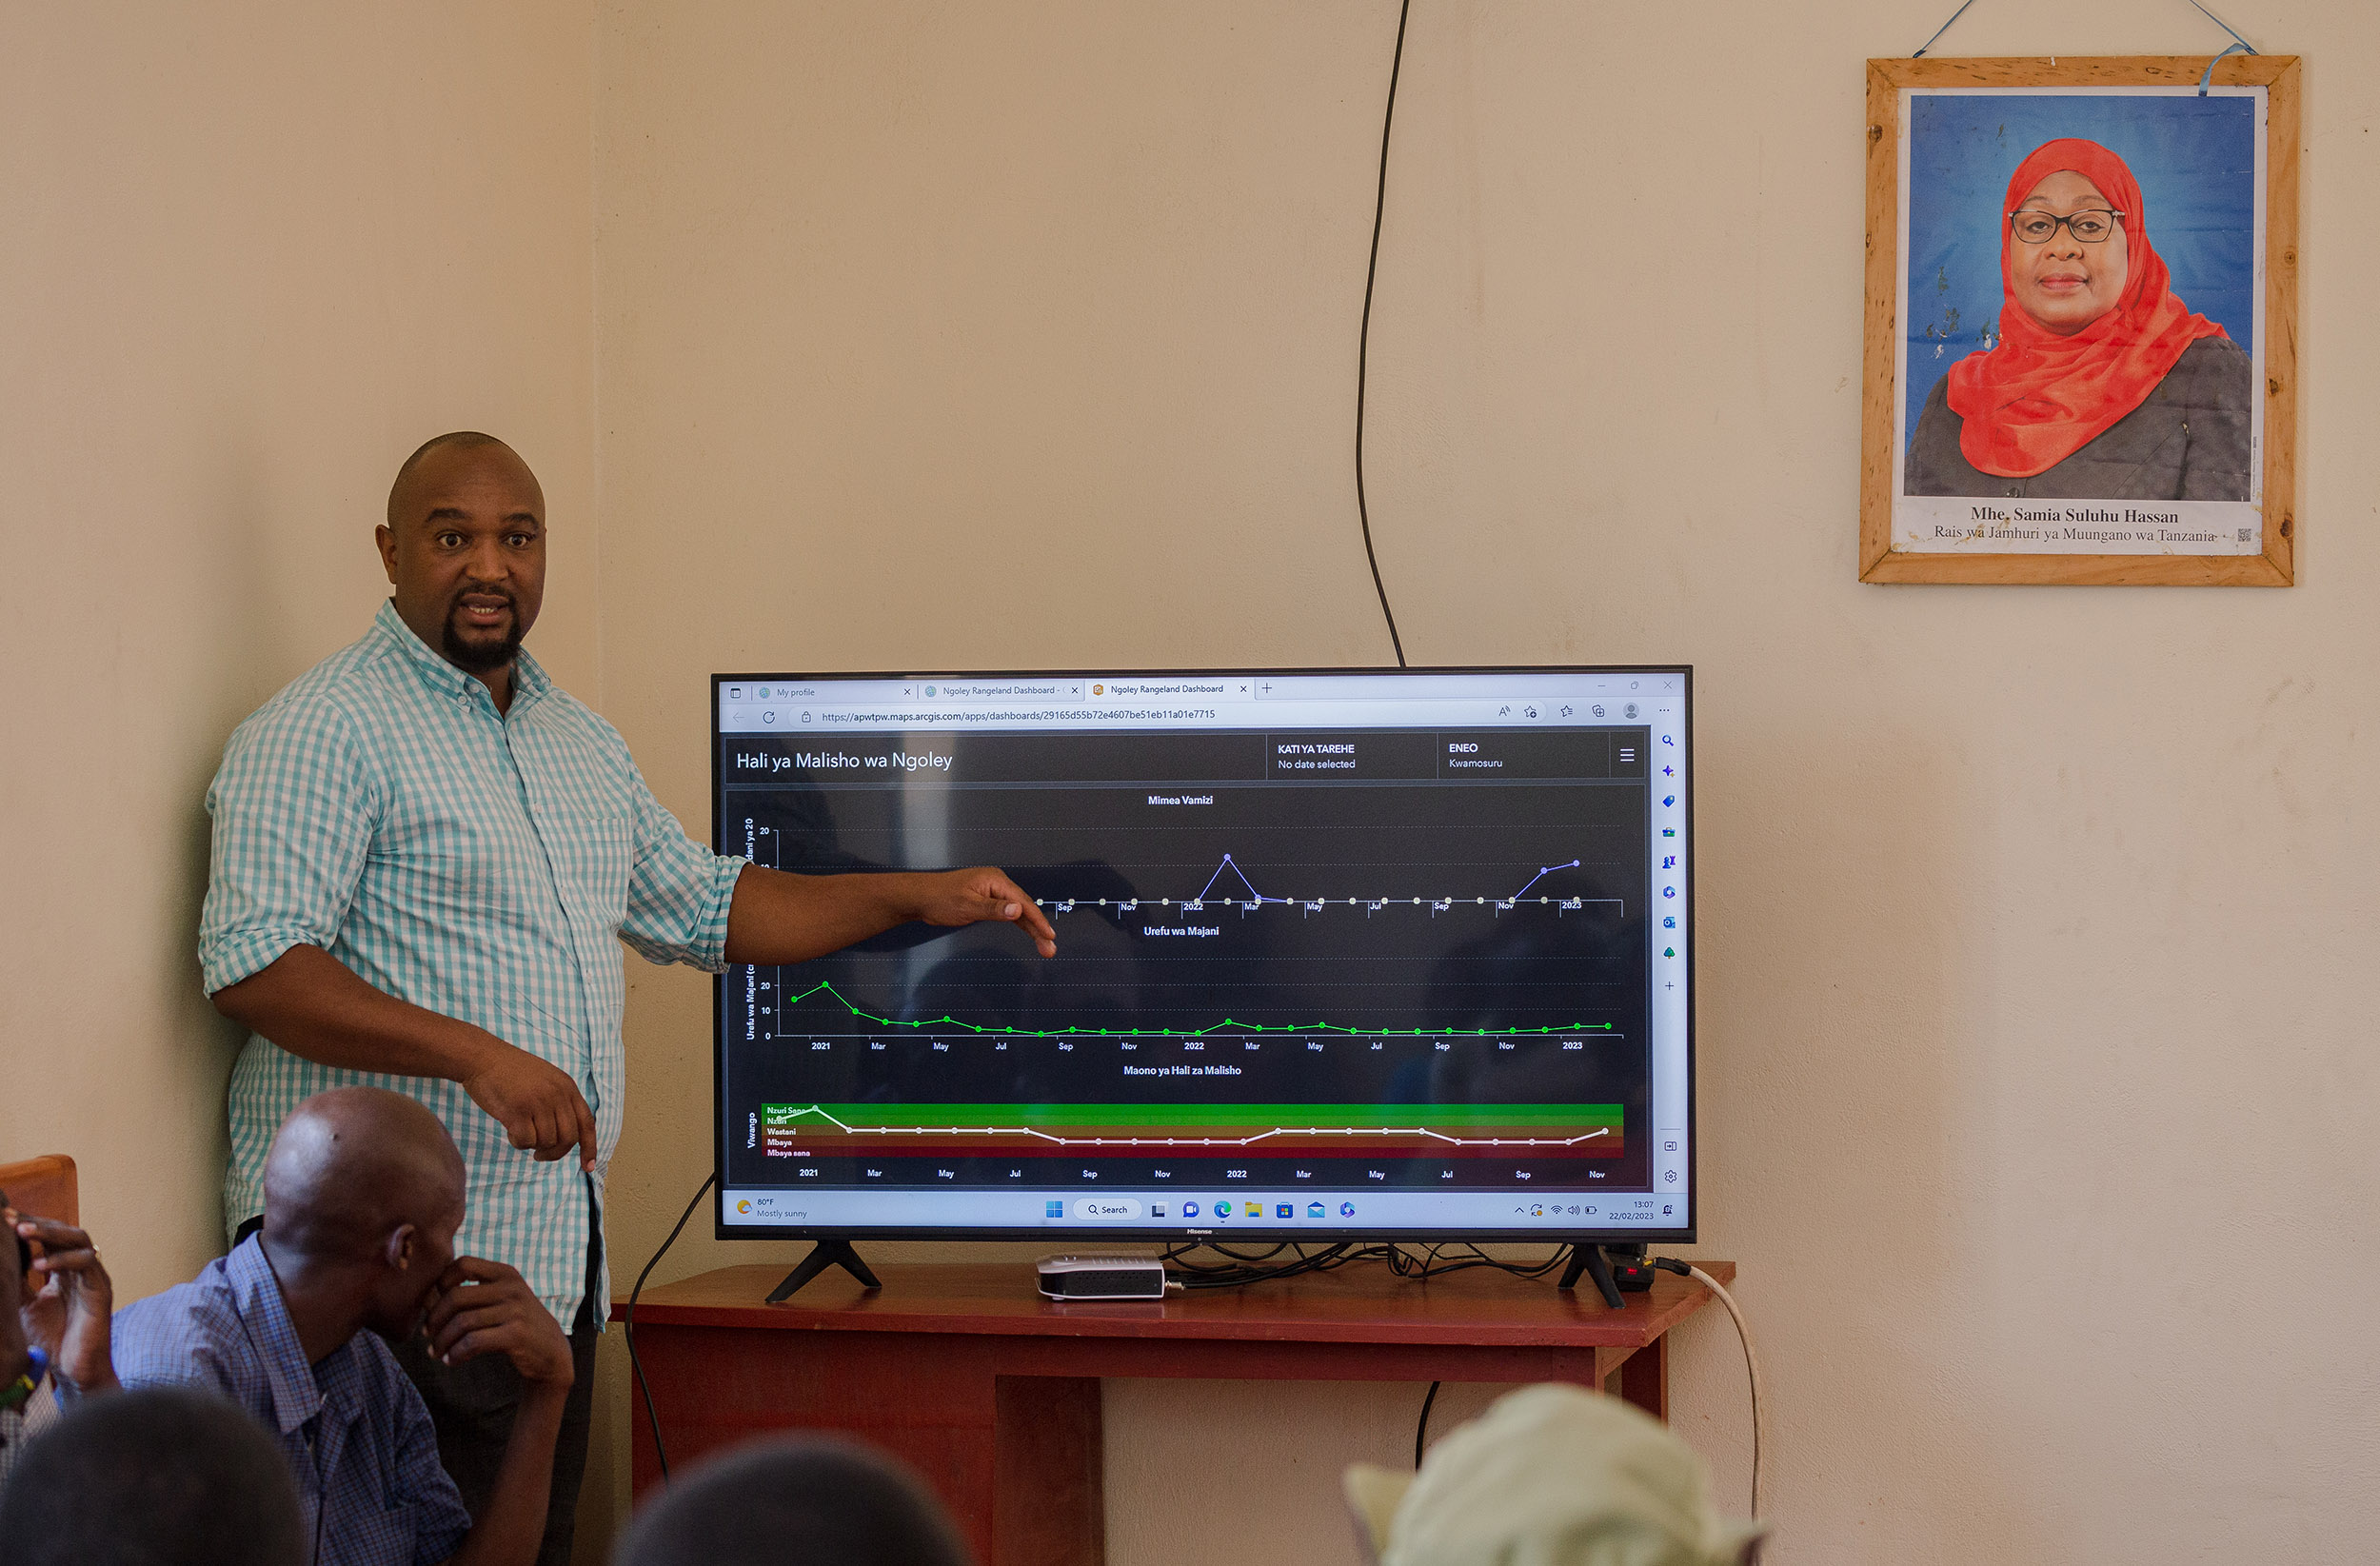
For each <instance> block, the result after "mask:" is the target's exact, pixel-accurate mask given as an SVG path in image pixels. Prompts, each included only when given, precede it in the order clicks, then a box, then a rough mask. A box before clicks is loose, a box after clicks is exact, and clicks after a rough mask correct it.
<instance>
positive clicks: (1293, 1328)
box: [611, 1260, 1735, 1348]
mask: <svg viewBox="0 0 2380 1566" xmlns="http://www.w3.org/2000/svg"><path fill="white" fill-rule="evenodd" d="M1696 1266H1698V1267H1700V1268H1701V1269H1702V1270H1703V1271H1705V1272H1707V1273H1709V1274H1710V1275H1711V1276H1712V1277H1713V1278H1716V1279H1718V1280H1719V1281H1720V1282H1721V1283H1725V1282H1728V1281H1730V1280H1731V1279H1734V1278H1735V1263H1734V1262H1732V1261H1701V1260H1697V1261H1696ZM875 1271H876V1274H877V1276H878V1277H879V1278H881V1279H883V1284H884V1286H883V1288H882V1289H881V1290H867V1289H863V1288H862V1287H861V1286H860V1284H859V1282H858V1280H857V1279H853V1278H851V1277H850V1276H849V1275H847V1274H845V1273H843V1272H842V1271H840V1270H832V1271H829V1272H828V1273H826V1274H824V1275H823V1276H822V1277H820V1278H818V1279H815V1280H813V1281H812V1282H811V1283H810V1284H809V1286H808V1287H806V1288H804V1289H803V1290H802V1292H801V1293H799V1294H797V1295H795V1296H794V1297H793V1298H791V1299H788V1300H786V1301H785V1302H784V1303H783V1304H782V1305H770V1304H766V1303H764V1300H765V1299H766V1298H767V1296H768V1292H769V1291H770V1290H771V1289H773V1288H775V1287H776V1285H777V1282H778V1279H780V1278H782V1277H783V1274H784V1268H783V1265H782V1264H777V1265H768V1266H742V1267H722V1268H720V1269H718V1270H717V1271H715V1272H707V1273H703V1274H700V1275H698V1276H696V1277H693V1278H688V1279H680V1280H679V1281H677V1282H675V1283H664V1284H659V1285H656V1286H654V1287H651V1288H648V1289H646V1290H645V1293H644V1295H643V1296H642V1297H641V1298H639V1300H638V1302H637V1308H636V1322H637V1325H638V1326H639V1327H730V1328H737V1329H742V1330H745V1331H817V1332H870V1333H896V1332H897V1333H923V1334H938V1335H942V1336H954V1335H964V1336H984V1335H991V1336H1010V1337H1049V1338H1237V1339H1243V1340H1244V1339H1248V1338H1262V1339H1269V1340H1273V1341H1279V1342H1309V1343H1433V1344H1466V1345H1476V1346H1486V1347H1521V1346H1538V1345H1555V1346H1563V1347H1588V1346H1604V1345H1610V1346H1625V1347H1631V1348H1642V1347H1644V1346H1645V1345H1647V1344H1649V1343H1651V1342H1652V1341H1653V1340H1654V1339H1655V1338H1658V1337H1659V1336H1660V1335H1661V1334H1663V1333H1665V1332H1667V1331H1669V1329H1670V1328H1672V1327H1673V1326H1676V1324H1677V1323H1678V1322H1679V1321H1682V1320H1684V1319H1685V1318H1687V1317H1688V1316H1691V1315H1692V1314H1694V1312H1695V1311H1696V1310H1697V1309H1699V1308H1700V1307H1701V1306H1702V1305H1703V1304H1704V1303H1706V1302H1707V1301H1708V1300H1709V1298H1710V1294H1709V1292H1708V1291H1707V1290H1705V1289H1704V1288H1703V1287H1702V1285H1701V1284H1699V1283H1696V1282H1695V1281H1693V1280H1692V1279H1683V1278H1677V1277H1675V1276H1673V1275H1671V1274H1669V1273H1657V1274H1656V1275H1655V1281H1654V1285H1653V1287H1652V1288H1651V1289H1650V1290H1649V1291H1647V1292H1645V1293H1642V1294H1631V1295H1627V1296H1625V1297H1623V1298H1625V1299H1626V1301H1627V1302H1626V1304H1625V1305H1623V1306H1622V1307H1621V1308H1620V1309H1618V1310H1610V1309H1607V1308H1606V1307H1605V1306H1604V1304H1603V1301H1602V1299H1601V1298H1599V1297H1598V1296H1597V1294H1596V1292H1595V1289H1594V1286H1593V1285H1592V1284H1590V1283H1587V1282H1586V1281H1585V1280H1584V1279H1581V1280H1580V1285H1579V1287H1578V1289H1577V1291H1576V1292H1575V1293H1565V1292H1563V1291H1561V1290H1559V1289H1557V1288H1556V1287H1555V1281H1556V1280H1555V1279H1554V1278H1553V1277H1552V1276H1550V1275H1549V1276H1547V1277H1543V1278H1537V1279H1520V1278H1515V1277H1512V1276H1511V1275H1509V1274H1506V1273H1501V1272H1497V1271H1494V1270H1492V1269H1488V1268H1478V1269H1475V1270H1472V1271H1468V1272H1460V1273H1453V1274H1448V1275H1445V1276H1442V1277H1439V1278H1435V1279H1430V1280H1429V1281H1428V1282H1420V1281H1417V1280H1414V1279H1401V1278H1398V1277H1396V1276H1395V1275H1394V1274H1392V1273H1390V1272H1389V1271H1388V1269H1387V1268H1385V1267H1382V1266H1378V1265H1370V1264H1366V1265H1358V1266H1351V1267H1347V1268H1344V1269H1342V1270H1340V1271H1339V1272H1335V1273H1323V1274H1313V1275H1308V1276H1306V1277H1302V1278H1294V1279H1278V1280H1275V1281H1272V1282H1266V1283H1257V1284H1251V1285H1249V1286H1248V1287H1245V1288H1238V1289H1205V1290H1193V1291H1188V1292H1185V1293H1175V1294H1171V1295H1168V1296H1167V1297H1166V1298H1164V1299H1163V1300H1162V1301H1159V1300H1153V1299H1152V1300H1133V1301H1116V1302H1098V1303H1086V1302H1083V1301H1080V1300H1065V1301H1061V1300H1056V1299H1046V1298H1042V1297H1041V1292H1040V1291H1039V1289H1038V1288H1036V1287H1035V1275H1034V1271H1033V1266H1032V1263H1030V1262H1026V1261H1002V1262H950V1263H942V1264H932V1263H928V1264H909V1265H898V1266H878V1267H876V1269H875ZM625 1311H626V1305H625V1300H615V1301H613V1303H612V1308H611V1317H612V1319H613V1320H615V1321H617V1320H620V1319H622V1318H624V1316H625Z"/></svg>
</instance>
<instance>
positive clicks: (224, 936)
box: [198, 701, 378, 995]
mask: <svg viewBox="0 0 2380 1566" xmlns="http://www.w3.org/2000/svg"><path fill="white" fill-rule="evenodd" d="M377 797H378V791H377V790H376V789H375V788H374V787H373V786H372V783H371V778H370V772H369V768H368V766H367V762H366V758H365V755H364V751H363V747H362V745H361V744H360V743H358V740H357V737H356V735H355V733H354V730H353V728H352V727H351V726H350V724H349V723H348V722H347V719H346V718H345V717H344V716H343V715H342V714H340V713H339V711H338V710H337V709H336V708H334V707H331V706H329V705H327V704H322V703H318V702H306V701H276V702H272V703H269V704H267V705H266V706H265V707H264V708H263V709H262V710H260V711H258V712H257V713H256V714H255V715H254V716H253V717H251V718H249V719H248V722H246V723H244V724H241V725H240V726H239V727H238V728H237V729H236V730H234V731H233V732H232V735H231V743H229V744H228V745H226V746H225V747H224V753H223V765H222V766H221V767H220V768H219V769H218V770H217V771H216V773H215V781H214V783H212V784H210V785H209V786H208V790H207V814H208V817H209V818H211V819H212V822H213V831H212V834H211V837H210V840H209V844H208V867H207V905H206V909H205V911H204V913H203V914H202V915H201V916H200V919H199V930H198V961H199V969H200V974H201V981H202V982H203V983H204V984H205V986H206V989H207V993H208V994H209V995H212V994H214V993H215V992H216V991H218V990H221V989H224V988H226V987H228V986H229V985H232V984H236V983H238V982H239V981H241V980H243V979H246V978H248V977H249V976H250V975H252V974H255V973H258V972H261V971H262V970H264V969H265V968H266V967H268V966H269V965H270V964H271V963H272V961H273V960H274V959H276V958H278V957H279V956H280V955H281V954H282V953H283V952H286V951H288V949H289V948H290V947H292V946H298V945H313V946H320V947H322V948H323V949H325V950H326V951H327V950H328V949H329V948H330V945H331V942H333V941H334V940H336V939H337V937H338V933H339V926H340V923H341V922H343V921H344V920H345V919H346V917H347V908H348V905H349V904H350V903H351V902H353V900H354V897H355V888H356V883H357V882H358V881H359V880H360V879H361V878H362V876H363V873H364V861H365V856H366V854H367V851H368V850H369V848H370V845H371V839H372V828H373V822H374V820H375V817H376V813H377V810H378V803H377Z"/></svg>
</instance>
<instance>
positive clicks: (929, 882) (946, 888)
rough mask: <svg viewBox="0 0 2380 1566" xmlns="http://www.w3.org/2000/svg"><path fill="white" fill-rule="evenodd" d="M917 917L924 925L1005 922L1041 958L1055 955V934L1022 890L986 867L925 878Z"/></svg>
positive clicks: (1041, 913)
mask: <svg viewBox="0 0 2380 1566" xmlns="http://www.w3.org/2000/svg"><path fill="white" fill-rule="evenodd" d="M921 879H922V881H923V882H924V890H923V893H922V896H921V898H920V902H919V907H918V911H917V917H918V918H919V919H921V920H923V921H924V922H926V923H928V924H976V923H981V922H983V921H985V920H994V919H997V920H1005V921H1007V922H1009V923H1012V924H1016V925H1019V926H1021V928H1022V929H1023V930H1024V933H1025V934H1027V935H1029V936H1031V937H1032V938H1033V944H1034V945H1035V946H1036V947H1037V948H1039V950H1040V951H1041V955H1042V956H1043V957H1056V956H1057V955H1058V932H1057V930H1055V929H1053V928H1052V927H1051V925H1050V922H1049V916H1048V915H1047V914H1044V913H1043V912H1041V904H1040V903H1038V902H1034V901H1033V900H1032V899H1031V898H1029V897H1027V896H1025V895H1024V888H1022V887H1021V886H1019V885H1018V884H1017V883H1016V882H1013V881H1010V880H1009V879H1008V877H1007V876H1006V875H1005V874H1004V873H1002V871H999V870H995V869H992V868H990V867H989V866H981V867H978V868H976V869H973V870H952V871H948V872H946V873H944V874H942V875H933V876H925V877H922V878H921Z"/></svg>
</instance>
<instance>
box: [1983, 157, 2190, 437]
mask: <svg viewBox="0 0 2380 1566" xmlns="http://www.w3.org/2000/svg"><path fill="white" fill-rule="evenodd" d="M2062 168H2071V169H2073V171H2074V172H2075V173H2078V174H2080V175H2082V176H2083V178H2085V179H2087V180H2089V181H2090V182H2091V183H2092V184H2093V185H2095V186H2097V187H2098V188H2099V193H2100V194H2101V195H2103V196H2105V197H2107V198H2108V205H2109V206H2111V207H2113V208H2115V209H2116V210H2118V211H2120V212H2122V213H2123V214H2124V215H2123V217H2122V218H2121V219H2119V220H2118V221H2120V222H2121V223H2122V224H2123V226H2124V241H2125V246H2126V248H2127V251H2128V256H2127V266H2128V269H2127V271H2126V273H2125V278H2124V292H2123V294H2122V295H2121V296H2120V297H2119V298H2118V299H2117V300H2116V302H2115V307H2114V308H2113V309H2111V310H2109V311H2108V312H2107V313H2106V314H2105V315H2102V316H2101V317H2099V319H2097V320H2096V321H2093V322H2092V323H2091V324H2090V325H2089V326H2087V327H2083V328H2082V329H2081V330H2080V331H2078V332H2075V333H2074V334H2073V335H2072V336H2068V337H2061V336H2059V335H2058V334H2057V333H2056V332H2053V331H2052V330H2050V329H2049V328H2048V327H2044V326H2043V325H2042V324H2041V323H2040V322H2038V321H2035V320H2034V319H2033V317H2032V315H2030V314H2029V313H2027V311H2026V309H2025V307H2023V306H2022V305H2020V304H2018V303H2017V302H2016V247H2017V243H2018V241H2017V239H2016V236H2015V234H2014V233H2013V231H2012V230H2011V228H2010V226H2009V224H2008V222H2007V220H2006V218H2005V217H2003V218H2002V220H2001V223H2000V287H2001V288H2002V290H2003V291H2004V294H2005V298H2006V304H2005V306H2004V307H2002V309H2001V311H2000V341H1999V346H1998V347H1994V348H1993V349H1992V350H1991V351H1990V352H1988V353H1971V354H1969V355H1968V356H1967V357H1966V358H1964V359H1961V360H1960V361H1959V362H1958V363H1957V364H1955V365H1953V366H1952V367H1951V373H1950V389H1949V396H1950V406H1951V411H1952V412H1954V413H1955V414H1957V415H1958V416H1959V418H1960V419H1961V420H1962V421H1964V422H1963V424H1962V425H1961V426H1960V429H1959V432H1958V448H1959V450H1961V451H1962V452H1964V453H1966V457H1967V460H1968V461H1969V462H1971V463H1973V464H1974V466H1976V467H1978V468H1980V469H1982V470H1983V471H1984V472H1986V473H1995V474H1997V475H1999V476H2000V477H2001V478H2006V479H2029V478H2032V477H2033V475H2034V474H2036V473H2041V472H2044V471H2046V470H2047V469H2049V468H2051V467H2053V466H2056V465H2057V464H2059V463H2061V462H2064V461H2065V460H2066V459H2067V458H2069V457H2071V456H2073V454H2074V453H2075V452H2076V451H2078V450H2080V449H2081V448H2082V446H2084V445H2085V444H2086V443H2087V442H2089V441H2091V440H2092V439H2094V438H2095V437H2097V436H2098V435H2099V434H2100V432H2102V431H2103V430H2105V429H2106V428H2107V427H2108V426H2110V425H2112V424H2113V423H2115V421H2116V420H2118V419H2120V418H2122V417H2123V416H2124V415H2125V414H2127V413H2130V412H2131V411H2132V409H2133V408H2136V407H2138V406H2140V405H2141V404H2142V403H2143V402H2145V401H2147V400H2148V397H2149V393H2150V392H2152V391H2154V390H2155V389H2156V387H2157V383H2158V382H2159V381H2162V380H2164V379H2165V375H2166V372H2167V371H2168V370H2170V369H2172V367H2173V364H2174V361H2176V360H2178V359H2179V358H2181V356H2182V350H2183V349H2184V348H2187V347H2190V345H2191V344H2192V343H2194V342H2196V341H2198V339H2200V338H2201V337H2221V336H2223V335H2224V331H2223V328H2222V327H2220V326H2217V325H2216V324H2215V323H2214V322H2212V321H2210V320H2208V319H2207V318H2206V317H2205V316H2203V315H2193V314H2192V313H2191V309H2190V307H2189V306H2187V305H2185V304H2183V303H2182V302H2181V300H2180V299H2179V298H2178V297H2176V296H2175V294H2174V292H2173V290H2172V287H2170V282H2171V278H2170V274H2169V273H2168V272H2167V271H2166V269H2165V261H2164V259H2163V258H2162V257H2160V256H2159V255H2158V254H2157V252H2156V251H2155V250H2154V249H2153V248H2151V246H2150V244H2149V226H2148V223H2147V221H2146V220H2145V219H2144V218H2143V217H2142V215H2141V210H2140V206H2141V203H2140V186H2139V183H2138V182H2137V181H2135V180H2134V179H2133V178H2132V170H2131V169H2130V168H2126V167H2125V166H2124V160H2123V159H2122V158H2119V157H2117V156H2116V155H2115V154H2114V153H2112V152H2111V151H2109V150H2108V149H2106V148H2104V147H2101V146H2100V145H2099V144H2098V143H2097V142H2092V141H2084V140H2082V139H2080V138H2079V137H2067V138H2064V139H2061V140H2058V141H2053V142H2044V143H2043V144H2042V145H2041V146H2039V147H2037V148H2035V149H2033V153H2032V155H2031V156H2030V157H2028V158H2026V159H2025V161H2024V162H2022V163H2020V164H2018V165H2017V166H2016V172H2015V174H2014V175H2013V176H2012V177H2011V178H2010V180H2009V182H2008V199H2007V201H2006V202H2005V203H2003V204H2002V206H2001V211H2002V212H2003V213H2006V212H2011V211H2013V210H2015V208H2016V205H2017V203H2019V202H2021V201H2023V200H2024V199H2025V198H2026V197H2027V196H2029V195H2031V194H2032V193H2033V187H2034V186H2036V185H2038V184H2040V183H2041V182H2042V181H2043V180H2044V179H2046V178H2048V177H2049V176H2050V175H2052V174H2053V173H2056V172H2057V171H2058V170H2060V169H2062Z"/></svg>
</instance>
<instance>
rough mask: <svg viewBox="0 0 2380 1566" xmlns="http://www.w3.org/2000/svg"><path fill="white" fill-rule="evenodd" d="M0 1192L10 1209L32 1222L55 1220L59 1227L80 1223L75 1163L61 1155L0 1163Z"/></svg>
mask: <svg viewBox="0 0 2380 1566" xmlns="http://www.w3.org/2000/svg"><path fill="white" fill-rule="evenodd" d="M0 1191H6V1192H7V1193H8V1194H9V1205H10V1206H11V1207H13V1208H15V1209H16V1210H17V1211H18V1212H20V1213H24V1214H27V1215H29V1216H30V1217H33V1218H54V1219H57V1220H58V1221H59V1222H61V1223H81V1222H82V1221H83V1217H82V1207H81V1204H80V1201H79V1199H78V1197H77V1193H76V1190H75V1184H74V1160H72V1159H69V1158H68V1157H67V1156H66V1155H65V1154H64V1153H45V1154H43V1155H42V1156H41V1157H40V1158H37V1159H19V1160H16V1161H15V1162H14V1163H0Z"/></svg>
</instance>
